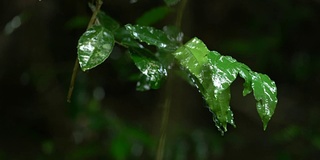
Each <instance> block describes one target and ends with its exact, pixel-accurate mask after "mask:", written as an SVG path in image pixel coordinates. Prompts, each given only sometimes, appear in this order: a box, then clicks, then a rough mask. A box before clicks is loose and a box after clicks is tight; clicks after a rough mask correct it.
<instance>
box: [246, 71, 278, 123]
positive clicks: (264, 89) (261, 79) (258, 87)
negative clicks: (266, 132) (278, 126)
mask: <svg viewBox="0 0 320 160" xmlns="http://www.w3.org/2000/svg"><path fill="white" fill-rule="evenodd" d="M252 89H253V95H254V97H255V99H256V101H257V110H258V113H259V115H260V118H261V120H262V122H263V128H264V129H266V128H267V125H268V122H269V120H270V119H271V117H272V115H273V113H274V110H275V108H276V105H277V102H278V100H277V88H276V84H275V83H274V82H273V81H272V80H271V79H270V78H269V77H268V76H267V75H265V74H261V73H256V72H253V73H252Z"/></svg>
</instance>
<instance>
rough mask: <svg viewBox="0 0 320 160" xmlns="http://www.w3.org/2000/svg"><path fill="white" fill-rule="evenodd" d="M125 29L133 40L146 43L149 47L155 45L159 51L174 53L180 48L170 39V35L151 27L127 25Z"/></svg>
mask: <svg viewBox="0 0 320 160" xmlns="http://www.w3.org/2000/svg"><path fill="white" fill-rule="evenodd" d="M125 27H126V29H127V30H128V31H129V32H130V34H131V36H132V37H133V38H135V39H138V40H139V41H141V42H145V43H147V44H148V45H154V46H156V47H158V48H159V49H164V50H167V51H172V52H173V51H175V50H176V49H177V48H178V46H177V45H176V44H175V43H174V42H172V41H171V40H170V38H168V35H167V34H165V33H164V32H163V31H161V30H158V29H155V28H153V27H149V26H141V25H131V24H127V25H125Z"/></svg>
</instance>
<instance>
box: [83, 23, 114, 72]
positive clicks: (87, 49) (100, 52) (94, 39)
mask: <svg viewBox="0 0 320 160" xmlns="http://www.w3.org/2000/svg"><path fill="white" fill-rule="evenodd" d="M113 46H114V37H113V34H112V32H111V31H109V30H107V29H105V28H104V27H102V26H93V27H91V28H89V29H88V30H87V31H86V32H85V33H83V35H82V36H81V37H80V39H79V42H78V59H79V64H80V67H81V69H82V70H83V71H86V70H89V69H92V68H94V67H96V66H98V65H99V64H101V63H102V62H104V61H105V60H106V59H107V58H108V57H109V55H110V53H111V52H112V49H113Z"/></svg>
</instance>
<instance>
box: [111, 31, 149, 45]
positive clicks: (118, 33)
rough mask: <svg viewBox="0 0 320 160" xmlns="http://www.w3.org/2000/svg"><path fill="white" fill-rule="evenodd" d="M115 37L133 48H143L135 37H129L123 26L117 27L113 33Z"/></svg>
mask: <svg viewBox="0 0 320 160" xmlns="http://www.w3.org/2000/svg"><path fill="white" fill-rule="evenodd" d="M114 34H115V35H114V36H115V39H116V40H117V41H118V42H119V43H121V44H122V45H124V46H127V47H134V48H144V47H143V45H142V44H140V43H139V42H137V40H136V39H134V38H133V37H131V34H130V32H129V31H128V30H126V29H125V28H124V27H121V28H119V29H117V30H116V31H115V33H114Z"/></svg>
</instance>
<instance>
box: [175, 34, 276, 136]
mask: <svg viewBox="0 0 320 160" xmlns="http://www.w3.org/2000/svg"><path fill="white" fill-rule="evenodd" d="M173 55H174V56H175V58H176V59H177V60H178V62H179V63H180V65H181V66H183V67H184V68H185V69H186V70H187V71H188V72H189V73H190V74H191V79H192V80H193V82H194V83H195V85H196V86H197V88H198V89H199V92H200V93H201V94H202V96H203V98H204V99H205V100H206V102H207V104H208V105H209V109H210V111H211V112H212V113H213V120H214V122H215V124H216V126H217V128H218V129H219V130H220V131H221V132H222V133H224V132H225V131H227V124H228V123H229V124H231V125H233V126H235V124H234V121H233V113H232V111H231V109H230V105H229V102H230V98H231V96H230V85H231V84H232V82H233V81H234V80H235V79H236V78H237V75H238V74H239V75H240V77H242V78H243V79H244V80H245V82H244V90H243V95H244V96H245V95H247V94H249V93H251V92H252V91H253V92H254V96H255V99H256V100H257V110H258V113H259V115H260V117H261V119H262V122H263V125H264V128H266V126H267V123H268V121H269V120H270V119H271V116H272V115H273V112H274V110H275V107H276V104H277V97H276V96H277V95H276V93H277V91H276V86H275V83H274V82H273V81H272V80H271V79H270V78H269V77H268V76H266V75H264V74H260V73H256V72H253V71H251V69H250V68H249V67H248V66H246V65H245V64H243V63H240V62H237V61H236V60H235V59H233V58H232V57H230V56H222V55H220V54H219V53H218V52H215V51H209V50H208V49H207V47H206V46H205V44H204V43H203V42H202V41H201V40H199V39H198V38H193V39H191V40H190V41H189V42H187V43H186V44H185V45H184V46H182V47H180V48H179V49H177V50H176V51H175V52H174V53H173Z"/></svg>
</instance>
